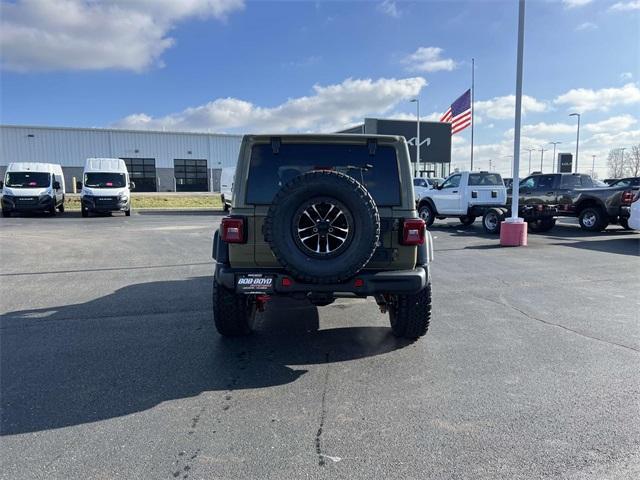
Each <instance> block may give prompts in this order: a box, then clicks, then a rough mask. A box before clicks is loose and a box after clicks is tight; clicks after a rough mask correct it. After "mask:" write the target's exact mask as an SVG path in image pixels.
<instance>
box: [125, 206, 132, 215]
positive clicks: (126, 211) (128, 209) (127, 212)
mask: <svg viewBox="0 0 640 480" xmlns="http://www.w3.org/2000/svg"><path fill="white" fill-rule="evenodd" d="M124 214H125V216H127V217H130V216H131V207H129V208H127V209H126V210H125V211H124Z"/></svg>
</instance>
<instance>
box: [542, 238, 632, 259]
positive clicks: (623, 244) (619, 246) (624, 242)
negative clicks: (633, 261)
mask: <svg viewBox="0 0 640 480" xmlns="http://www.w3.org/2000/svg"><path fill="white" fill-rule="evenodd" d="M551 245H558V246H561V247H571V248H583V249H586V250H594V251H597V252H604V253H616V254H618V255H631V256H634V257H637V256H640V238H639V237H638V236H634V237H633V238H603V239H602V240H586V241H578V242H563V243H552V244H551Z"/></svg>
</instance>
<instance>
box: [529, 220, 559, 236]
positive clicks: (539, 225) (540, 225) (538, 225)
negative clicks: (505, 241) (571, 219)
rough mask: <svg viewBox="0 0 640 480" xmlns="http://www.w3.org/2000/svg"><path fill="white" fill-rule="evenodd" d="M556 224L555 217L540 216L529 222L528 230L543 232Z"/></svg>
mask: <svg viewBox="0 0 640 480" xmlns="http://www.w3.org/2000/svg"><path fill="white" fill-rule="evenodd" d="M555 225H556V219H555V218H541V219H539V220H532V221H531V222H529V231H530V232H531V233H544V232H548V231H549V230H551V229H552V228H553V227H555Z"/></svg>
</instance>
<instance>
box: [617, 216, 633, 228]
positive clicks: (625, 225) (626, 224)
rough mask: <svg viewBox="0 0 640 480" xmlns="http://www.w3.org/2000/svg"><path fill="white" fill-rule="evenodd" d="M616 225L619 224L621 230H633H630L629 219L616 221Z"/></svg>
mask: <svg viewBox="0 0 640 480" xmlns="http://www.w3.org/2000/svg"><path fill="white" fill-rule="evenodd" d="M618 223H619V224H620V226H621V227H622V228H624V229H625V230H633V228H631V227H630V226H629V219H628V218H620V219H619V220H618Z"/></svg>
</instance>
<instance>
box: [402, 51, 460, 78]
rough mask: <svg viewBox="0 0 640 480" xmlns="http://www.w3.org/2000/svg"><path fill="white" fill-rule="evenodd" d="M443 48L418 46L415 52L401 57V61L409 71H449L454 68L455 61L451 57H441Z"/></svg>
mask: <svg viewBox="0 0 640 480" xmlns="http://www.w3.org/2000/svg"><path fill="white" fill-rule="evenodd" d="M442 52H443V50H442V48H440V47H420V48H418V49H417V50H416V51H415V52H413V53H411V54H409V55H407V56H406V57H404V58H403V59H402V63H404V64H405V65H406V68H407V70H408V71H410V72H437V71H439V70H446V71H448V72H450V71H451V70H453V69H454V68H456V66H457V64H456V62H455V61H454V60H453V59H451V58H442V57H441V56H440V55H441V54H442Z"/></svg>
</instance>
